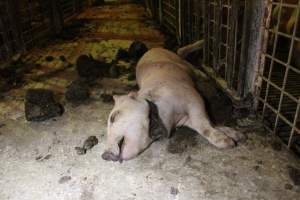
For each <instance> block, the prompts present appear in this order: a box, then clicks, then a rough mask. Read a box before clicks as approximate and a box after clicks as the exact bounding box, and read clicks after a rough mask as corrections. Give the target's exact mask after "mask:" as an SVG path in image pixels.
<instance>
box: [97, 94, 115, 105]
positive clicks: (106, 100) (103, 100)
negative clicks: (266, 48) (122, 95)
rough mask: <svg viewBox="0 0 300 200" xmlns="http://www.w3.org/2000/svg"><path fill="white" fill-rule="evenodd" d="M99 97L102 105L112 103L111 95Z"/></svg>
mask: <svg viewBox="0 0 300 200" xmlns="http://www.w3.org/2000/svg"><path fill="white" fill-rule="evenodd" d="M100 97H101V99H102V102H104V103H111V102H113V101H114V99H113V95H111V94H101V96H100Z"/></svg>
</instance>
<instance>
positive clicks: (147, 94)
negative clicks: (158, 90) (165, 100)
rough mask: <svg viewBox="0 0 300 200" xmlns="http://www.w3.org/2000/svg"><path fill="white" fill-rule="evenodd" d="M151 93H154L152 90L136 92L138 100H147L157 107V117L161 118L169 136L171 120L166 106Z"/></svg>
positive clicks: (171, 125)
mask: <svg viewBox="0 0 300 200" xmlns="http://www.w3.org/2000/svg"><path fill="white" fill-rule="evenodd" d="M153 91H154V90H153V89H146V90H143V89H141V90H139V92H138V98H140V99H145V100H149V101H151V102H153V103H154V104H155V105H156V106H157V109H158V114H159V117H160V118H161V120H162V122H163V124H164V126H165V127H166V129H167V132H168V135H170V132H171V129H172V127H173V124H172V120H169V119H170V110H168V109H167V108H166V106H164V105H163V104H162V101H161V99H160V98H161V97H158V96H157V95H155V93H154V92H153Z"/></svg>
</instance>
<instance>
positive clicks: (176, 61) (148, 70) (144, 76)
mask: <svg viewBox="0 0 300 200" xmlns="http://www.w3.org/2000/svg"><path fill="white" fill-rule="evenodd" d="M192 74H193V70H192V65H191V64H189V63H188V62H186V61H184V60H183V59H181V58H180V57H179V56H178V55H177V54H175V53H173V52H171V51H168V50H166V49H162V48H154V49H151V50H149V51H148V52H147V53H145V54H144V56H143V57H142V58H141V59H140V61H139V62H138V64H137V69H136V76H137V81H138V84H139V86H140V87H143V85H144V84H143V83H147V84H157V83H161V82H174V81H176V82H177V81H179V82H181V83H184V82H186V83H188V84H192V78H191V76H192Z"/></svg>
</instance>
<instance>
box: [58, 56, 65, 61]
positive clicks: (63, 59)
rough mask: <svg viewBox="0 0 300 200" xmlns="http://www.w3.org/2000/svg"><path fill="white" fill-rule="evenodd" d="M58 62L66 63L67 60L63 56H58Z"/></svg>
mask: <svg viewBox="0 0 300 200" xmlns="http://www.w3.org/2000/svg"><path fill="white" fill-rule="evenodd" d="M59 60H60V61H62V62H66V61H67V59H66V57H65V56H59Z"/></svg>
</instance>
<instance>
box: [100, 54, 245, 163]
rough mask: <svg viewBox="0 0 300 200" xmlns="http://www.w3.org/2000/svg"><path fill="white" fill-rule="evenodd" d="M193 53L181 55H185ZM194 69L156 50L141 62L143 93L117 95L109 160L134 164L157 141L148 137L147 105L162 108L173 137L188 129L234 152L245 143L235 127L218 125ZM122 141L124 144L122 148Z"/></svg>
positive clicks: (109, 137)
mask: <svg viewBox="0 0 300 200" xmlns="http://www.w3.org/2000/svg"><path fill="white" fill-rule="evenodd" d="M189 49H190V48H185V49H182V51H178V53H179V55H182V56H185V55H186V54H187V53H186V51H189ZM192 67H193V66H192V65H190V64H189V63H188V62H186V61H184V60H183V59H182V58H181V57H180V56H178V55H177V54H174V53H172V52H170V51H168V50H165V49H162V48H154V49H151V50H150V51H148V52H147V53H146V54H145V55H144V56H143V57H142V58H141V60H140V61H139V62H138V64H137V69H136V77H137V82H138V85H139V88H140V90H139V91H138V93H130V94H128V95H123V96H114V99H115V106H114V108H113V110H112V112H111V114H110V116H109V120H108V133H107V149H106V151H105V153H106V155H107V154H108V153H107V152H109V154H110V155H115V156H119V158H120V160H129V159H131V158H134V157H135V156H137V155H138V154H139V153H141V152H142V151H144V150H145V149H146V148H147V147H148V146H149V145H150V144H151V142H153V141H152V140H151V139H150V137H149V133H148V132H149V119H148V116H149V107H148V105H147V101H146V100H150V101H152V102H154V103H155V104H156V105H157V107H158V111H159V116H160V118H161V120H162V121H163V124H164V126H165V128H166V129H167V133H168V135H170V133H171V130H172V129H173V128H175V127H178V126H188V127H190V128H192V129H194V130H196V131H197V132H198V133H199V134H200V135H202V136H203V137H205V138H206V139H207V140H208V141H209V142H210V143H211V144H213V145H215V146H216V147H218V148H231V147H234V146H235V143H236V142H237V141H240V140H241V139H242V138H243V135H241V134H240V133H239V132H237V131H235V130H233V129H231V128H228V127H213V126H212V124H211V123H210V120H209V118H208V116H207V114H206V111H205V107H204V101H203V99H202V97H201V96H200V95H199V93H198V92H197V91H196V89H195V87H194V83H193V80H192V75H193V70H192ZM122 139H124V140H123V141H124V142H123V145H119V142H120V141H121V140H122ZM115 156H113V157H114V158H115ZM105 158H106V157H105V156H104V159H105ZM106 160H114V159H106Z"/></svg>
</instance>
